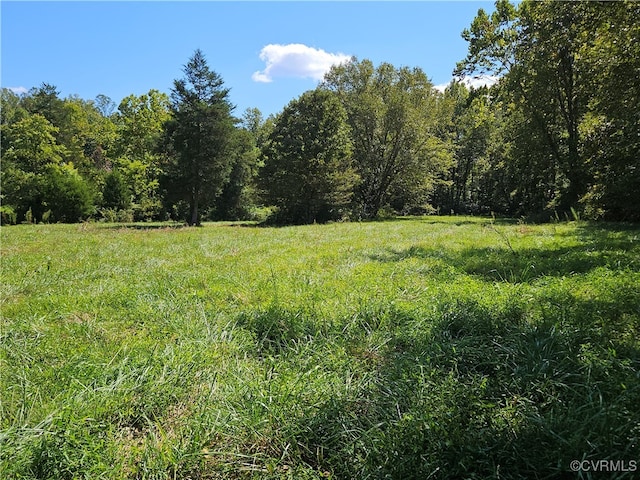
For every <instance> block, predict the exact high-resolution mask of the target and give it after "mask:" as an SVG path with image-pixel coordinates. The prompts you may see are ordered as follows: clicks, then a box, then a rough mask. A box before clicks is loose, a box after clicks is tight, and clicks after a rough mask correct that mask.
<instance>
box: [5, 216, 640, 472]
mask: <svg viewBox="0 0 640 480" xmlns="http://www.w3.org/2000/svg"><path fill="white" fill-rule="evenodd" d="M142 227H145V226H144V225H136V226H129V227H128V228H125V227H123V226H118V225H105V224H84V225H38V226H30V225H21V226H15V227H3V228H2V229H1V240H2V243H1V249H2V285H1V291H2V303H1V307H2V311H1V313H2V327H1V335H2V340H1V351H2V353H1V357H0V362H1V363H0V380H1V382H2V383H1V385H0V394H1V397H0V402H1V403H0V416H1V425H0V455H1V463H0V478H3V479H4V478H7V479H27V478H28V479H31V478H38V479H44V478H47V479H81V478H86V479H98V478H100V479H126V478H129V479H216V478H220V479H225V478H229V479H235V478H243V479H244V478H256V479H257V478H260V479H284V478H291V479H321V478H333V479H382V478H391V479H427V478H435V479H445V478H451V479H453V478H478V479H480V478H579V476H582V478H588V477H589V476H590V475H591V472H586V471H585V472H582V473H580V472H578V473H573V472H571V461H572V460H611V461H622V462H627V463H626V464H617V465H618V468H617V469H618V471H617V472H609V473H604V474H601V473H597V472H596V473H593V478H633V477H634V476H637V475H638V474H639V472H640V446H639V438H640V227H638V226H635V227H632V226H627V225H606V224H605V225H602V224H601V225H598V224H588V223H583V222H578V223H575V222H573V223H563V224H547V225H525V224H517V223H515V222H513V223H512V222H498V221H496V222H493V221H491V219H477V218H463V217H456V218H453V217H449V218H436V217H427V218H423V219H408V220H395V221H387V222H378V223H350V224H330V225H323V226H319V225H312V226H302V227H286V228H261V227H255V226H246V225H244V226H243V225H233V224H207V225H206V226H205V227H204V228H172V227H171V226H168V225H149V226H148V227H149V228H142ZM632 461H638V466H637V469H638V471H628V470H630V469H631V468H630V467H632V466H633V463H631V464H630V463H629V462H632ZM622 467H626V470H627V471H623V470H625V468H622ZM592 470H593V469H592Z"/></svg>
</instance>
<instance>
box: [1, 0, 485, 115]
mask: <svg viewBox="0 0 640 480" xmlns="http://www.w3.org/2000/svg"><path fill="white" fill-rule="evenodd" d="M0 8H1V11H0V13H1V19H2V25H1V26H2V51H1V54H2V56H1V59H2V64H1V67H2V70H1V77H0V78H1V84H2V86H3V87H8V88H12V89H14V90H15V91H20V90H21V89H22V88H24V89H29V88H31V87H34V86H39V85H40V84H41V83H43V82H46V83H49V84H52V85H55V86H56V87H57V88H58V90H59V91H60V94H61V96H62V97H66V96H68V95H72V94H77V95H79V96H80V97H82V98H84V99H93V98H95V97H96V95H98V94H104V95H107V96H109V97H111V98H112V99H113V100H114V101H115V102H116V104H117V103H119V102H120V100H122V98H124V97H126V96H127V95H130V94H135V95H140V94H143V93H146V92H147V91H149V90H150V89H157V90H160V91H163V92H166V93H169V91H170V89H171V86H172V83H173V80H174V79H176V78H180V77H182V68H183V65H184V64H185V63H186V62H187V61H188V59H189V57H190V56H191V55H192V54H193V52H194V50H195V49H196V48H200V49H201V50H202V51H203V52H204V54H205V56H206V58H207V61H208V63H209V66H210V67H211V69H213V70H215V71H216V72H217V73H219V74H220V75H221V76H222V78H223V80H224V82H225V85H226V86H227V87H229V88H231V93H230V99H231V101H232V103H234V104H235V105H236V110H235V113H236V115H241V114H242V112H243V111H244V110H245V109H246V108H250V107H257V108H259V109H260V110H261V111H262V112H263V114H265V116H266V115H268V114H270V113H277V112H279V111H281V110H282V108H283V107H284V106H285V105H286V104H287V103H289V101H291V100H292V99H294V98H296V97H298V96H299V95H300V94H301V93H303V92H304V91H306V90H309V89H312V88H314V87H315V86H316V85H317V83H318V78H320V77H321V75H322V71H324V70H325V69H326V68H328V65H330V64H331V63H332V62H337V61H341V60H342V59H343V58H345V56H351V55H355V56H356V57H358V58H359V59H364V58H368V59H370V60H372V61H373V62H374V64H376V65H377V64H379V63H381V62H389V63H392V64H393V65H395V66H409V67H420V68H422V69H423V70H424V71H425V72H426V74H427V75H428V76H429V78H430V79H431V80H432V82H433V83H434V84H436V85H440V84H445V83H448V82H449V81H450V79H451V73H452V70H453V68H454V67H455V64H456V62H457V61H459V60H461V59H463V58H464V56H465V55H466V52H467V45H466V42H465V41H464V40H463V39H462V38H461V36H460V33H461V32H462V30H463V29H464V28H466V27H468V26H469V25H470V24H471V21H472V20H473V18H474V17H475V15H476V13H477V11H478V9H479V8H484V9H485V10H487V11H492V10H493V3H492V2H481V1H475V2H463V1H449V2H444V1H443V2H436V1H422V2H418V1H413V2H364V1H360V2H337V1H332V2H331V1H329V2H244V1H242V2H205V1H199V2H198V1H194V2H157V1H155V2H154V1H147V2H124V1H119V2H116V1H112V2H16V1H5V0H3V1H2V2H1V4H0Z"/></svg>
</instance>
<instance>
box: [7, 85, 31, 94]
mask: <svg viewBox="0 0 640 480" xmlns="http://www.w3.org/2000/svg"><path fill="white" fill-rule="evenodd" d="M7 88H8V89H9V90H11V91H12V92H13V93H15V94H16V95H22V94H23V93H27V92H28V91H29V90H28V89H26V88H25V87H7Z"/></svg>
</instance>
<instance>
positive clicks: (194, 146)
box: [164, 50, 235, 225]
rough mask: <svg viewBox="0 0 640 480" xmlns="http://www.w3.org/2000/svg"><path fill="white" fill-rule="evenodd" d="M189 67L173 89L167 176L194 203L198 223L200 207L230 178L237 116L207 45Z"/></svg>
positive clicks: (173, 191) (171, 189)
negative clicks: (212, 67)
mask: <svg viewBox="0 0 640 480" xmlns="http://www.w3.org/2000/svg"><path fill="white" fill-rule="evenodd" d="M184 73H185V78H182V79H179V80H175V81H174V87H173V89H172V92H171V113H172V119H171V120H170V121H169V122H167V123H166V125H165V133H166V138H167V148H168V149H169V155H168V156H167V162H166V165H165V169H164V179H165V189H166V190H167V192H168V194H169V195H170V197H172V198H173V199H174V200H176V201H177V200H184V201H186V202H188V203H189V215H188V217H187V219H186V220H187V222H188V223H189V224H190V225H199V224H200V211H199V210H200V208H201V207H205V206H208V205H211V204H212V203H213V200H214V199H215V198H216V197H217V196H218V195H220V193H221V192H222V188H223V186H224V185H225V183H226V182H227V181H228V179H229V175H230V173H231V169H232V163H231V160H230V157H231V155H230V153H231V151H230V147H231V145H232V142H231V138H232V135H233V132H234V129H235V126H234V123H235V119H234V118H233V117H232V116H231V111H232V109H233V106H232V105H231V103H230V102H229V100H228V95H229V90H228V89H226V88H223V83H224V82H223V81H222V78H221V77H220V76H219V75H218V74H217V73H216V72H214V71H212V70H210V69H209V66H208V65H207V62H206V60H205V58H204V54H203V53H202V51H200V50H196V51H195V53H194V54H193V56H192V57H191V58H190V59H189V62H188V63H187V65H186V66H185V68H184Z"/></svg>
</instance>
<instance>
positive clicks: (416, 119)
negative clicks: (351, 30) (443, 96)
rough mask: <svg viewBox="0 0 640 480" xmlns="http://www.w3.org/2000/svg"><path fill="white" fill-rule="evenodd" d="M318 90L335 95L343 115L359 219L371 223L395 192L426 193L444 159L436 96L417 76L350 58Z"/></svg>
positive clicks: (420, 74) (418, 72)
mask: <svg viewBox="0 0 640 480" xmlns="http://www.w3.org/2000/svg"><path fill="white" fill-rule="evenodd" d="M323 88H326V89H328V90H330V91H332V92H335V93H336V94H337V96H338V98H339V99H340V101H341V102H342V103H343V105H344V107H345V110H346V112H347V121H348V124H349V126H350V127H351V138H352V140H353V158H354V162H355V167H356V170H357V172H358V174H359V176H360V183H359V185H358V186H357V188H356V202H357V203H358V205H359V209H360V216H362V217H364V218H374V217H375V216H376V215H377V214H378V211H379V210H380V208H381V207H382V206H384V205H385V204H387V203H388V202H389V200H390V196H391V195H392V192H393V191H394V190H396V191H397V190H398V189H402V190H405V191H406V189H407V188H412V189H415V191H414V193H413V194H412V195H410V197H411V198H420V197H421V196H422V195H421V193H424V192H426V191H428V190H429V189H430V187H431V185H432V181H431V180H432V179H433V178H434V177H435V175H436V174H437V172H439V171H440V170H441V169H442V168H443V166H444V165H443V161H445V163H446V160H445V159H446V155H441V153H442V152H441V151H440V150H441V148H440V147H442V145H440V143H439V141H438V139H437V137H436V136H435V135H434V134H433V127H434V126H435V119H436V115H435V113H436V95H435V92H434V90H433V85H432V84H431V82H430V81H429V79H428V78H427V76H426V75H425V74H424V72H422V70H420V69H419V68H415V69H409V68H406V67H402V68H398V69H396V68H394V67H393V66H392V65H390V64H388V63H383V64H381V65H380V66H379V67H377V68H375V67H374V66H373V64H372V63H371V61H369V60H363V61H358V60H357V59H355V58H353V59H352V60H351V61H350V62H348V63H346V64H342V65H338V66H334V67H332V69H331V70H330V71H329V73H327V75H326V76H325V80H324V83H323ZM409 179H410V180H411V182H409V183H407V181H408V180H409Z"/></svg>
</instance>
